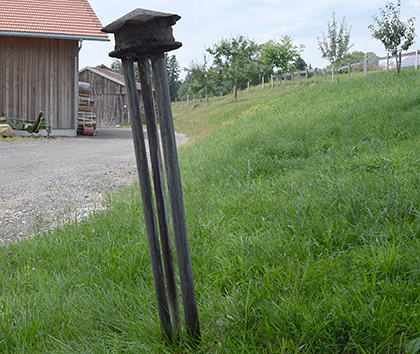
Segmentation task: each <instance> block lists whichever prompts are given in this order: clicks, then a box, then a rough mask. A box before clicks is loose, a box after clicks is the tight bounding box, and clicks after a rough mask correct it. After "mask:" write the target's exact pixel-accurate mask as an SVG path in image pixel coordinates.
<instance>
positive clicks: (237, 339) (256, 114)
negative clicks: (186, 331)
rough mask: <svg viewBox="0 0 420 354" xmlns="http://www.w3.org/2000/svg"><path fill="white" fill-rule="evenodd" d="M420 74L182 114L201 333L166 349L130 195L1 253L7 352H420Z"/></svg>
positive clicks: (135, 196) (264, 94)
mask: <svg viewBox="0 0 420 354" xmlns="http://www.w3.org/2000/svg"><path fill="white" fill-rule="evenodd" d="M419 82H420V74H419V73H417V72H415V71H404V72H402V74H401V77H400V78H397V77H396V76H394V75H391V74H390V75H386V74H385V73H380V74H376V75H371V76H369V77H367V78H365V79H363V78H360V79H355V80H351V81H349V82H348V81H346V80H343V81H342V82H341V83H340V85H336V84H319V85H317V86H314V87H296V88H293V89H288V90H287V92H286V93H285V94H284V95H283V96H280V92H279V89H278V88H277V87H275V88H268V89H265V90H261V89H254V90H253V92H251V93H249V94H248V93H247V92H242V93H241V94H240V97H239V100H238V101H237V102H235V101H234V100H232V99H230V98H223V99H217V100H215V101H213V102H211V103H210V104H209V105H205V104H204V103H203V104H201V105H200V104H198V103H195V104H194V105H193V104H190V105H186V104H184V103H178V104H176V105H175V106H174V114H175V124H176V127H177V129H178V130H179V131H180V132H184V133H188V134H189V136H190V137H191V143H190V145H189V146H186V147H184V148H182V149H181V151H180V165H181V166H180V167H181V171H182V180H183V188H184V197H185V205H186V213H187V224H188V229H189V237H190V247H191V254H192V258H193V259H192V260H193V270H194V274H195V283H196V292H197V298H198V307H199V315H200V322H201V331H202V335H203V338H202V343H201V347H200V349H191V350H190V349H189V348H188V345H187V344H185V343H184V344H183V345H182V346H181V347H177V346H175V347H171V346H167V345H166V344H165V342H164V341H163V340H162V338H161V331H160V324H159V320H158V316H157V311H156V299H155V296H154V287H153V279H152V275H151V269H150V259H149V255H148V248H147V240H146V237H145V229H144V226H143V222H142V210H141V198H140V195H139V188H138V185H136V186H133V187H132V188H128V189H126V190H121V191H120V192H118V193H114V194H112V195H110V196H109V198H108V201H107V210H106V211H104V212H98V213H97V214H96V215H94V216H93V217H91V218H89V219H88V220H85V221H82V222H71V221H69V222H67V221H63V226H62V227H60V228H57V229H56V230H55V231H54V232H50V233H49V234H47V235H40V236H38V237H36V238H34V239H31V240H27V241H26V242H22V243H19V244H16V245H12V246H10V247H9V248H7V249H2V250H1V254H0V257H1V258H2V261H0V262H1V263H2V268H1V271H0V281H1V286H2V288H1V292H0V304H1V305H0V309H1V315H2V317H1V318H0V352H2V353H81V352H89V353H181V352H183V353H184V352H191V353H193V352H199V353H223V354H225V353H235V354H236V353H298V352H299V353H302V352H303V353H411V354H413V353H418V349H416V346H417V345H419V346H420V295H419V294H420V222H419V221H420V213H419V210H420V191H419V185H420V183H419V182H420V173H419V172H420V137H419V132H420V90H418V84H419Z"/></svg>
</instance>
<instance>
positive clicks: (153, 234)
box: [122, 58, 172, 341]
mask: <svg viewBox="0 0 420 354" xmlns="http://www.w3.org/2000/svg"><path fill="white" fill-rule="evenodd" d="M122 65H123V69H124V79H125V83H126V87H127V98H128V106H129V110H130V116H131V121H132V124H131V129H132V132H133V142H134V150H135V153H136V163H137V171H138V175H139V182H140V188H141V197H142V202H143V212H144V219H145V224H146V233H147V239H148V243H149V252H150V259H151V263H152V272H153V280H154V284H155V291H156V298H157V305H158V312H159V318H160V321H161V324H162V328H163V331H164V334H165V336H166V337H167V338H168V339H169V340H170V341H172V328H171V319H170V314H169V311H168V299H167V297H166V289H165V280H164V278H163V267H162V259H161V254H160V245H159V238H158V233H157V226H156V218H155V210H154V206H153V193H152V187H151V183H150V175H149V166H148V163H147V153H146V145H145V142H144V134H143V126H142V123H141V116H140V108H139V107H140V104H139V98H138V95H137V85H136V78H135V75H134V65H133V60H132V59H126V58H123V59H122Z"/></svg>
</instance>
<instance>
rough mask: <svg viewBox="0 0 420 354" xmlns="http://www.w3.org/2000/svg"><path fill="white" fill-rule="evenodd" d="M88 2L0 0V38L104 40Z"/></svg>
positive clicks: (96, 18)
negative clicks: (30, 37)
mask: <svg viewBox="0 0 420 354" xmlns="http://www.w3.org/2000/svg"><path fill="white" fill-rule="evenodd" d="M101 29H102V24H101V22H100V21H99V19H98V17H97V16H96V14H95V12H94V11H93V9H92V7H91V6H90V4H89V2H88V0H0V35H16V36H18V35H22V36H39V37H63V38H72V39H76V38H79V39H93V40H107V38H108V36H107V35H106V34H105V33H103V32H101Z"/></svg>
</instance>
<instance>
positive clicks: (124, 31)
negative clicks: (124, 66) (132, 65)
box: [102, 9, 182, 58]
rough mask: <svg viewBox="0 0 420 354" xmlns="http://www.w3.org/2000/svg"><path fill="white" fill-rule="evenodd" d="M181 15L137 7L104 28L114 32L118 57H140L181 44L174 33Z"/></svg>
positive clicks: (115, 51) (107, 31) (114, 53)
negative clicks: (174, 27) (174, 26)
mask: <svg viewBox="0 0 420 354" xmlns="http://www.w3.org/2000/svg"><path fill="white" fill-rule="evenodd" d="M180 18H181V17H180V16H178V15H176V14H169V13H164V12H157V11H151V10H145V9H136V10H134V11H131V12H130V13H128V14H127V15H125V16H123V17H121V18H120V19H118V20H116V21H114V22H112V23H111V24H109V25H108V26H106V27H104V28H103V29H102V31H103V32H106V33H114V35H115V50H114V51H113V52H111V53H109V55H110V56H111V57H115V58H124V57H139V56H143V55H147V54H153V53H159V52H168V51H170V50H174V49H177V48H179V47H181V46H182V43H181V42H176V41H175V38H174V37H173V34H172V26H173V25H175V24H176V22H177V21H178V20H179V19H180Z"/></svg>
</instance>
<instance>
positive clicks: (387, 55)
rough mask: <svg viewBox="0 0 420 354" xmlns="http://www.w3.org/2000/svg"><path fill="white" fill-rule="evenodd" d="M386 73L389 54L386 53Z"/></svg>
mask: <svg viewBox="0 0 420 354" xmlns="http://www.w3.org/2000/svg"><path fill="white" fill-rule="evenodd" d="M386 72H387V73H388V72H389V53H386Z"/></svg>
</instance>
